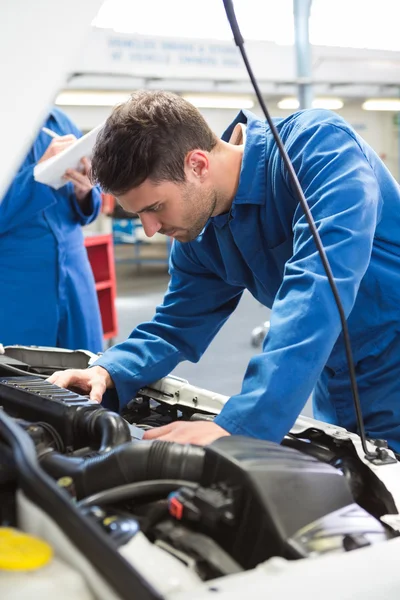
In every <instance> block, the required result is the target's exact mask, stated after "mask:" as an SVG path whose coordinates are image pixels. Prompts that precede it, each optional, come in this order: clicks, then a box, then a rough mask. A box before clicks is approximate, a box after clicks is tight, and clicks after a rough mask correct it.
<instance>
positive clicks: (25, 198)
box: [0, 109, 103, 352]
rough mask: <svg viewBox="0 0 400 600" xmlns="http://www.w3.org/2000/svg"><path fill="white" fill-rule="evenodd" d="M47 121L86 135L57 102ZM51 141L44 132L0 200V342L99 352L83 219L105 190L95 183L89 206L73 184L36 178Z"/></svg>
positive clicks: (88, 218) (99, 337)
mask: <svg viewBox="0 0 400 600" xmlns="http://www.w3.org/2000/svg"><path fill="white" fill-rule="evenodd" d="M44 125H45V126H46V127H48V128H49V129H52V130H53V131H54V132H55V133H57V134H59V135H67V134H68V133H73V134H74V135H76V137H80V136H81V133H80V131H79V130H78V129H77V128H76V127H75V125H74V124H73V123H72V122H71V121H70V119H69V118H68V117H67V116H66V115H65V114H64V113H63V112H61V111H60V110H58V109H53V110H52V111H51V112H50V114H49V117H48V119H47V120H46V122H45V123H44ZM50 142H51V138H50V137H49V136H48V135H47V134H46V133H44V132H43V131H40V133H39V135H38V137H37V138H36V140H35V142H34V144H33V146H32V148H31V150H30V151H29V153H28V155H27V157H26V158H25V160H24V162H23V164H22V165H21V168H20V169H19V171H18V173H17V175H16V176H15V178H14V180H13V182H12V184H11V186H10V188H9V189H8V191H7V193H6V195H5V196H4V198H3V199H2V200H1V201H0V286H1V293H0V342H1V343H2V344H4V345H8V344H26V345H43V346H60V347H64V348H71V349H76V348H85V349H89V350H92V351H93V352H99V351H101V350H102V349H103V342H102V327H101V319H100V312H99V306H98V301H97V296H96V290H95V284H94V279H93V274H92V271H91V268H90V264H89V261H88V258H87V253H86V249H85V247H84V245H83V235H82V230H81V225H86V224H87V223H90V222H91V221H93V220H94V219H95V218H96V217H97V215H98V213H99V209H100V202H101V200H100V192H99V190H98V189H97V188H94V189H93V190H92V192H91V194H90V198H89V202H88V204H87V206H88V210H87V212H85V213H84V212H82V208H81V206H80V205H79V202H78V200H77V198H76V196H75V194H74V189H73V185H72V183H68V184H67V185H65V186H63V187H62V188H60V189H59V190H54V189H52V188H51V187H48V186H47V185H44V184H42V183H37V182H36V181H34V179H33V168H34V166H35V164H36V163H37V161H38V160H39V159H40V158H41V156H42V155H43V154H44V152H45V150H46V148H47V147H48V146H49V144H50Z"/></svg>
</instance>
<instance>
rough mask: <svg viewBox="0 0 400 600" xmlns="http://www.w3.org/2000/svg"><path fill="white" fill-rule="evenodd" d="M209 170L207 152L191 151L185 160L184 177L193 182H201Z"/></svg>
mask: <svg viewBox="0 0 400 600" xmlns="http://www.w3.org/2000/svg"><path fill="white" fill-rule="evenodd" d="M208 170H209V156H208V152H205V151H203V150H197V149H196V150H191V151H190V152H188V153H187V155H186V158H185V172H186V175H187V176H188V177H189V178H190V179H192V180H193V178H195V179H200V180H203V179H205V178H206V177H207V175H208Z"/></svg>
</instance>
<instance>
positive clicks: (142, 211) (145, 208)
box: [136, 202, 160, 215]
mask: <svg viewBox="0 0 400 600" xmlns="http://www.w3.org/2000/svg"><path fill="white" fill-rule="evenodd" d="M159 204H160V202H154V203H153V204H150V206H145V207H144V208H142V209H141V210H137V211H136V214H137V215H140V213H144V212H148V211H149V210H151V209H152V208H154V207H156V206H158V205H159Z"/></svg>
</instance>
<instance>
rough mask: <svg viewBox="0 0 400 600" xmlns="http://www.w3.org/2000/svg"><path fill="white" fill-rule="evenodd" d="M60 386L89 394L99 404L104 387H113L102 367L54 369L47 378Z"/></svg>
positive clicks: (109, 377)
mask: <svg viewBox="0 0 400 600" xmlns="http://www.w3.org/2000/svg"><path fill="white" fill-rule="evenodd" d="M47 381H49V382H50V383H54V384H55V385H58V386H59V387H62V388H67V389H68V388H73V389H74V390H76V389H78V390H80V391H81V392H83V393H84V394H89V398H90V399H91V400H95V401H96V402H98V403H99V404H100V402H101V401H102V399H103V394H104V392H105V391H106V389H109V388H112V387H114V382H113V380H112V379H111V376H110V374H109V372H108V371H106V369H103V367H96V366H94V367H91V368H90V369H67V370H66V371H56V372H55V373H53V375H51V377H49V378H48V379H47Z"/></svg>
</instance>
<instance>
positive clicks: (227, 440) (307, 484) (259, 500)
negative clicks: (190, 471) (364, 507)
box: [201, 436, 372, 568]
mask: <svg viewBox="0 0 400 600" xmlns="http://www.w3.org/2000/svg"><path fill="white" fill-rule="evenodd" d="M221 482H224V483H225V484H226V485H227V486H230V487H231V488H232V489H233V490H235V494H236V502H235V504H236V509H235V523H234V524H233V523H232V524H230V525H228V524H226V523H224V522H222V521H221V522H220V523H219V524H218V528H217V529H215V528H214V532H213V534H214V535H213V537H214V539H216V540H217V541H218V543H219V544H220V545H221V547H223V548H225V549H226V550H229V552H230V554H231V556H232V557H233V558H234V559H235V560H237V561H238V563H239V564H241V565H242V566H243V567H244V568H252V567H254V566H255V565H257V564H258V563H260V562H262V561H264V560H266V559H267V558H270V557H271V556H283V557H285V558H289V559H290V558H300V557H301V556H302V553H299V552H298V551H297V550H296V547H294V546H293V545H292V544H291V541H290V540H291V538H293V537H295V534H296V532H298V531H299V530H301V529H302V528H304V527H306V526H307V525H308V524H310V523H313V522H315V521H317V520H318V519H320V518H322V517H323V516H325V515H328V514H329V513H332V512H334V511H337V510H339V509H340V508H342V507H344V506H347V505H350V504H353V502H354V500H353V498H352V496H351V493H350V490H349V487H348V484H347V482H346V480H345V478H344V477H343V475H342V474H341V472H340V471H338V470H337V469H335V468H334V467H331V466H330V465H326V464H324V463H322V462H320V461H318V460H317V459H315V458H313V457H311V456H307V455H305V454H302V453H300V452H298V451H297V450H293V449H291V448H285V447H283V446H280V445H278V444H274V443H272V442H265V441H262V440H255V439H250V438H245V437H236V436H235V437H223V438H220V439H218V440H216V441H215V442H214V443H213V444H211V445H210V446H208V447H207V448H206V455H205V464H204V471H203V477H202V481H201V484H202V485H203V486H205V487H206V486H212V485H214V484H217V483H221ZM371 518H372V517H371Z"/></svg>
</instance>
